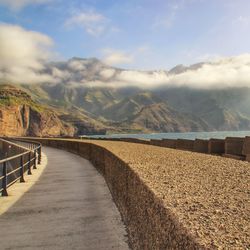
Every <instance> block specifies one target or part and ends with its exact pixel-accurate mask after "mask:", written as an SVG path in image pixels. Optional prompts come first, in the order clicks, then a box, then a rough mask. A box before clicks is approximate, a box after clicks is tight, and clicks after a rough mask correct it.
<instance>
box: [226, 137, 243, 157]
mask: <svg viewBox="0 0 250 250" xmlns="http://www.w3.org/2000/svg"><path fill="white" fill-rule="evenodd" d="M244 140H245V139H244V138H237V137H227V138H226V139H225V154H230V155H239V156H242V151H243V145H244Z"/></svg>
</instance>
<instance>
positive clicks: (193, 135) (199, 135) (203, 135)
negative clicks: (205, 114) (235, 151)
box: [89, 131, 250, 140]
mask: <svg viewBox="0 0 250 250" xmlns="http://www.w3.org/2000/svg"><path fill="white" fill-rule="evenodd" d="M245 136H250V131H219V132H188V133H155V134H112V135H93V136H89V137H90V138H138V139H190V140H194V139H210V138H217V139H224V138H226V137H245Z"/></svg>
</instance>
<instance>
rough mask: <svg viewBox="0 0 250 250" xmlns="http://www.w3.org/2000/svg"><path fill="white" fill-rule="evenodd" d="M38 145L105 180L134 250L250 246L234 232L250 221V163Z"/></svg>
mask: <svg viewBox="0 0 250 250" xmlns="http://www.w3.org/2000/svg"><path fill="white" fill-rule="evenodd" d="M39 141H40V142H43V143H44V144H45V145H50V146H53V147H57V148H62V149H65V150H68V151H70V152H73V153H77V154H80V155H82V156H83V157H85V158H87V159H89V160H90V161H91V162H92V163H93V164H94V165H95V166H96V168H97V169H98V170H99V171H100V172H101V173H102V174H103V175H104V177H105V179H106V182H107V185H108V186H109V189H110V191H111V193H112V196H113V198H114V201H115V203H116V205H117V207H118V208H119V211H120V212H121V215H122V217H123V220H124V222H125V224H126V226H127V229H128V233H129V238H130V243H131V246H132V248H133V249H146V250H147V249H149V250H151V249H159V250H163V249H190V250H191V249H244V248H242V247H239V242H241V246H242V245H243V244H244V246H248V245H247V242H248V240H249V236H247V235H246V231H244V235H241V234H243V231H241V230H238V231H234V233H231V231H230V230H235V228H236V227H241V226H245V224H244V223H245V219H244V218H247V216H248V215H249V210H248V209H247V207H245V205H244V204H246V202H247V200H246V196H245V188H244V187H246V183H247V179H248V178H249V176H250V175H249V165H248V163H246V162H245V163H244V162H238V161H234V160H231V159H225V158H222V157H217V156H209V155H205V154H197V153H192V152H181V151H179V150H173V149H164V148H157V147H151V146H146V145H141V146H139V145H135V144H134V143H125V142H98V141H93V142H91V143H90V142H88V141H87V142H86V141H84V142H81V141H79V140H78V141H77V140H75V141H73V140H72V141H66V140H52V139H50V140H47V139H44V140H43V139H42V140H41V139H40V140H39ZM136 149H138V150H140V152H139V153H138V152H135V151H136ZM151 151H152V155H148V154H149V153H150V152H151ZM129 152H131V155H132V156H130V155H128V153H129ZM121 156H123V157H121ZM134 156H140V157H141V158H140V157H139V158H135V157H134ZM152 157H153V158H152ZM164 159H165V160H164ZM152 165H154V166H153V167H152ZM160 166H162V167H160ZM145 169H146V170H145ZM222 169H223V171H222ZM150 171H152V172H150ZM158 172H159V173H158ZM171 172H172V174H173V175H170V174H171ZM179 172H183V173H180V174H179ZM163 175H165V177H164V178H162V176H163ZM241 175H243V176H244V179H242V177H241ZM188 176H189V177H188ZM198 176H200V177H199V178H200V179H199V178H198ZM175 178H177V180H175ZM229 178H230V180H231V181H233V182H234V183H232V185H231V183H230V182H228V179H229ZM190 179H192V181H191V182H190V181H189V180H190ZM240 179H241V180H242V181H241V182H240V183H239V180H240ZM149 180H150V181H149ZM171 183H173V184H171ZM236 183H238V185H239V188H238V189H235V188H234V186H235V185H236ZM180 184H181V185H180ZM179 185H180V186H179ZM194 185H195V187H194V188H193V191H192V192H193V193H189V192H190V190H189V189H190V188H192V187H193V186H194ZM244 185H245V186H244ZM178 186H179V189H176V190H175V188H178ZM165 187H166V188H165ZM173 188H174V190H175V191H174V190H173ZM208 190H209V192H208ZM238 190H240V191H239V192H238ZM201 192H202V193H201ZM169 193H171V195H169ZM165 196H166V197H165ZM173 196H174V197H173ZM167 197H168V198H167ZM188 197H189V198H188ZM178 203H179V205H178ZM171 204H172V205H171ZM179 206H181V207H182V209H183V210H182V212H181V213H179V212H178V207H179ZM236 208H237V209H236ZM224 211H226V212H225V213H224ZM239 211H241V212H243V214H242V213H239ZM186 216H187V220H186V222H187V224H185V223H184V222H185V217H186ZM231 217H232V223H231V221H230V218H231ZM214 218H215V219H214ZM236 218H237V219H236ZM220 220H221V221H220ZM227 220H228V221H227ZM211 223H212V224H211ZM184 225H185V226H184ZM202 227H204V229H203V230H204V231H202ZM225 227H226V229H225ZM224 230H227V233H225V232H224ZM230 233H231V234H232V235H231V234H230ZM208 235H210V236H208ZM215 238H216V240H215ZM236 238H237V240H235V239H236Z"/></svg>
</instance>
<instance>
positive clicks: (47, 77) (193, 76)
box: [0, 23, 250, 89]
mask: <svg viewBox="0 0 250 250" xmlns="http://www.w3.org/2000/svg"><path fill="white" fill-rule="evenodd" d="M52 46H53V41H52V39H51V38H50V37H48V36H46V35H44V34H42V33H38V32H34V31H29V30H26V29H24V28H22V27H20V26H16V25H10V24H3V23H2V24H0V58H1V60H0V80H1V81H11V82H17V83H67V84H72V83H74V84H78V85H79V84H81V85H83V86H102V87H109V86H110V87H128V86H136V87H141V88H156V87H180V86H187V87H192V88H201V89H211V88H213V89H216V88H228V87H249V88H250V54H242V55H239V56H234V57H226V58H219V59H217V60H214V61H213V62H208V63H201V64H197V65H191V66H189V67H185V66H182V67H179V68H178V70H176V71H174V70H172V71H167V70H166V71H136V70H122V69H115V68H111V67H109V66H107V65H105V64H103V63H102V62H100V61H98V60H97V59H95V58H92V59H79V58H74V59H71V60H69V61H68V62H59V63H48V61H49V60H51V59H52V56H53V53H52V51H51V48H52ZM145 50H146V51H147V47H141V48H138V49H137V50H136V51H135V52H134V53H125V52H121V51H114V50H106V51H105V52H106V56H107V57H106V62H107V61H109V63H110V64H111V63H112V64H113V63H115V64H117V63H130V62H132V61H133V60H134V57H135V55H136V53H143V52H144V51H145ZM137 55H139V54H137Z"/></svg>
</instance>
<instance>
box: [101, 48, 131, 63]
mask: <svg viewBox="0 0 250 250" xmlns="http://www.w3.org/2000/svg"><path fill="white" fill-rule="evenodd" d="M103 54H104V57H103V61H104V62H105V63H107V64H108V65H120V64H130V63H132V62H133V61H134V56H133V55H132V54H131V53H126V52H123V51H120V50H113V49H104V50H103Z"/></svg>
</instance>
